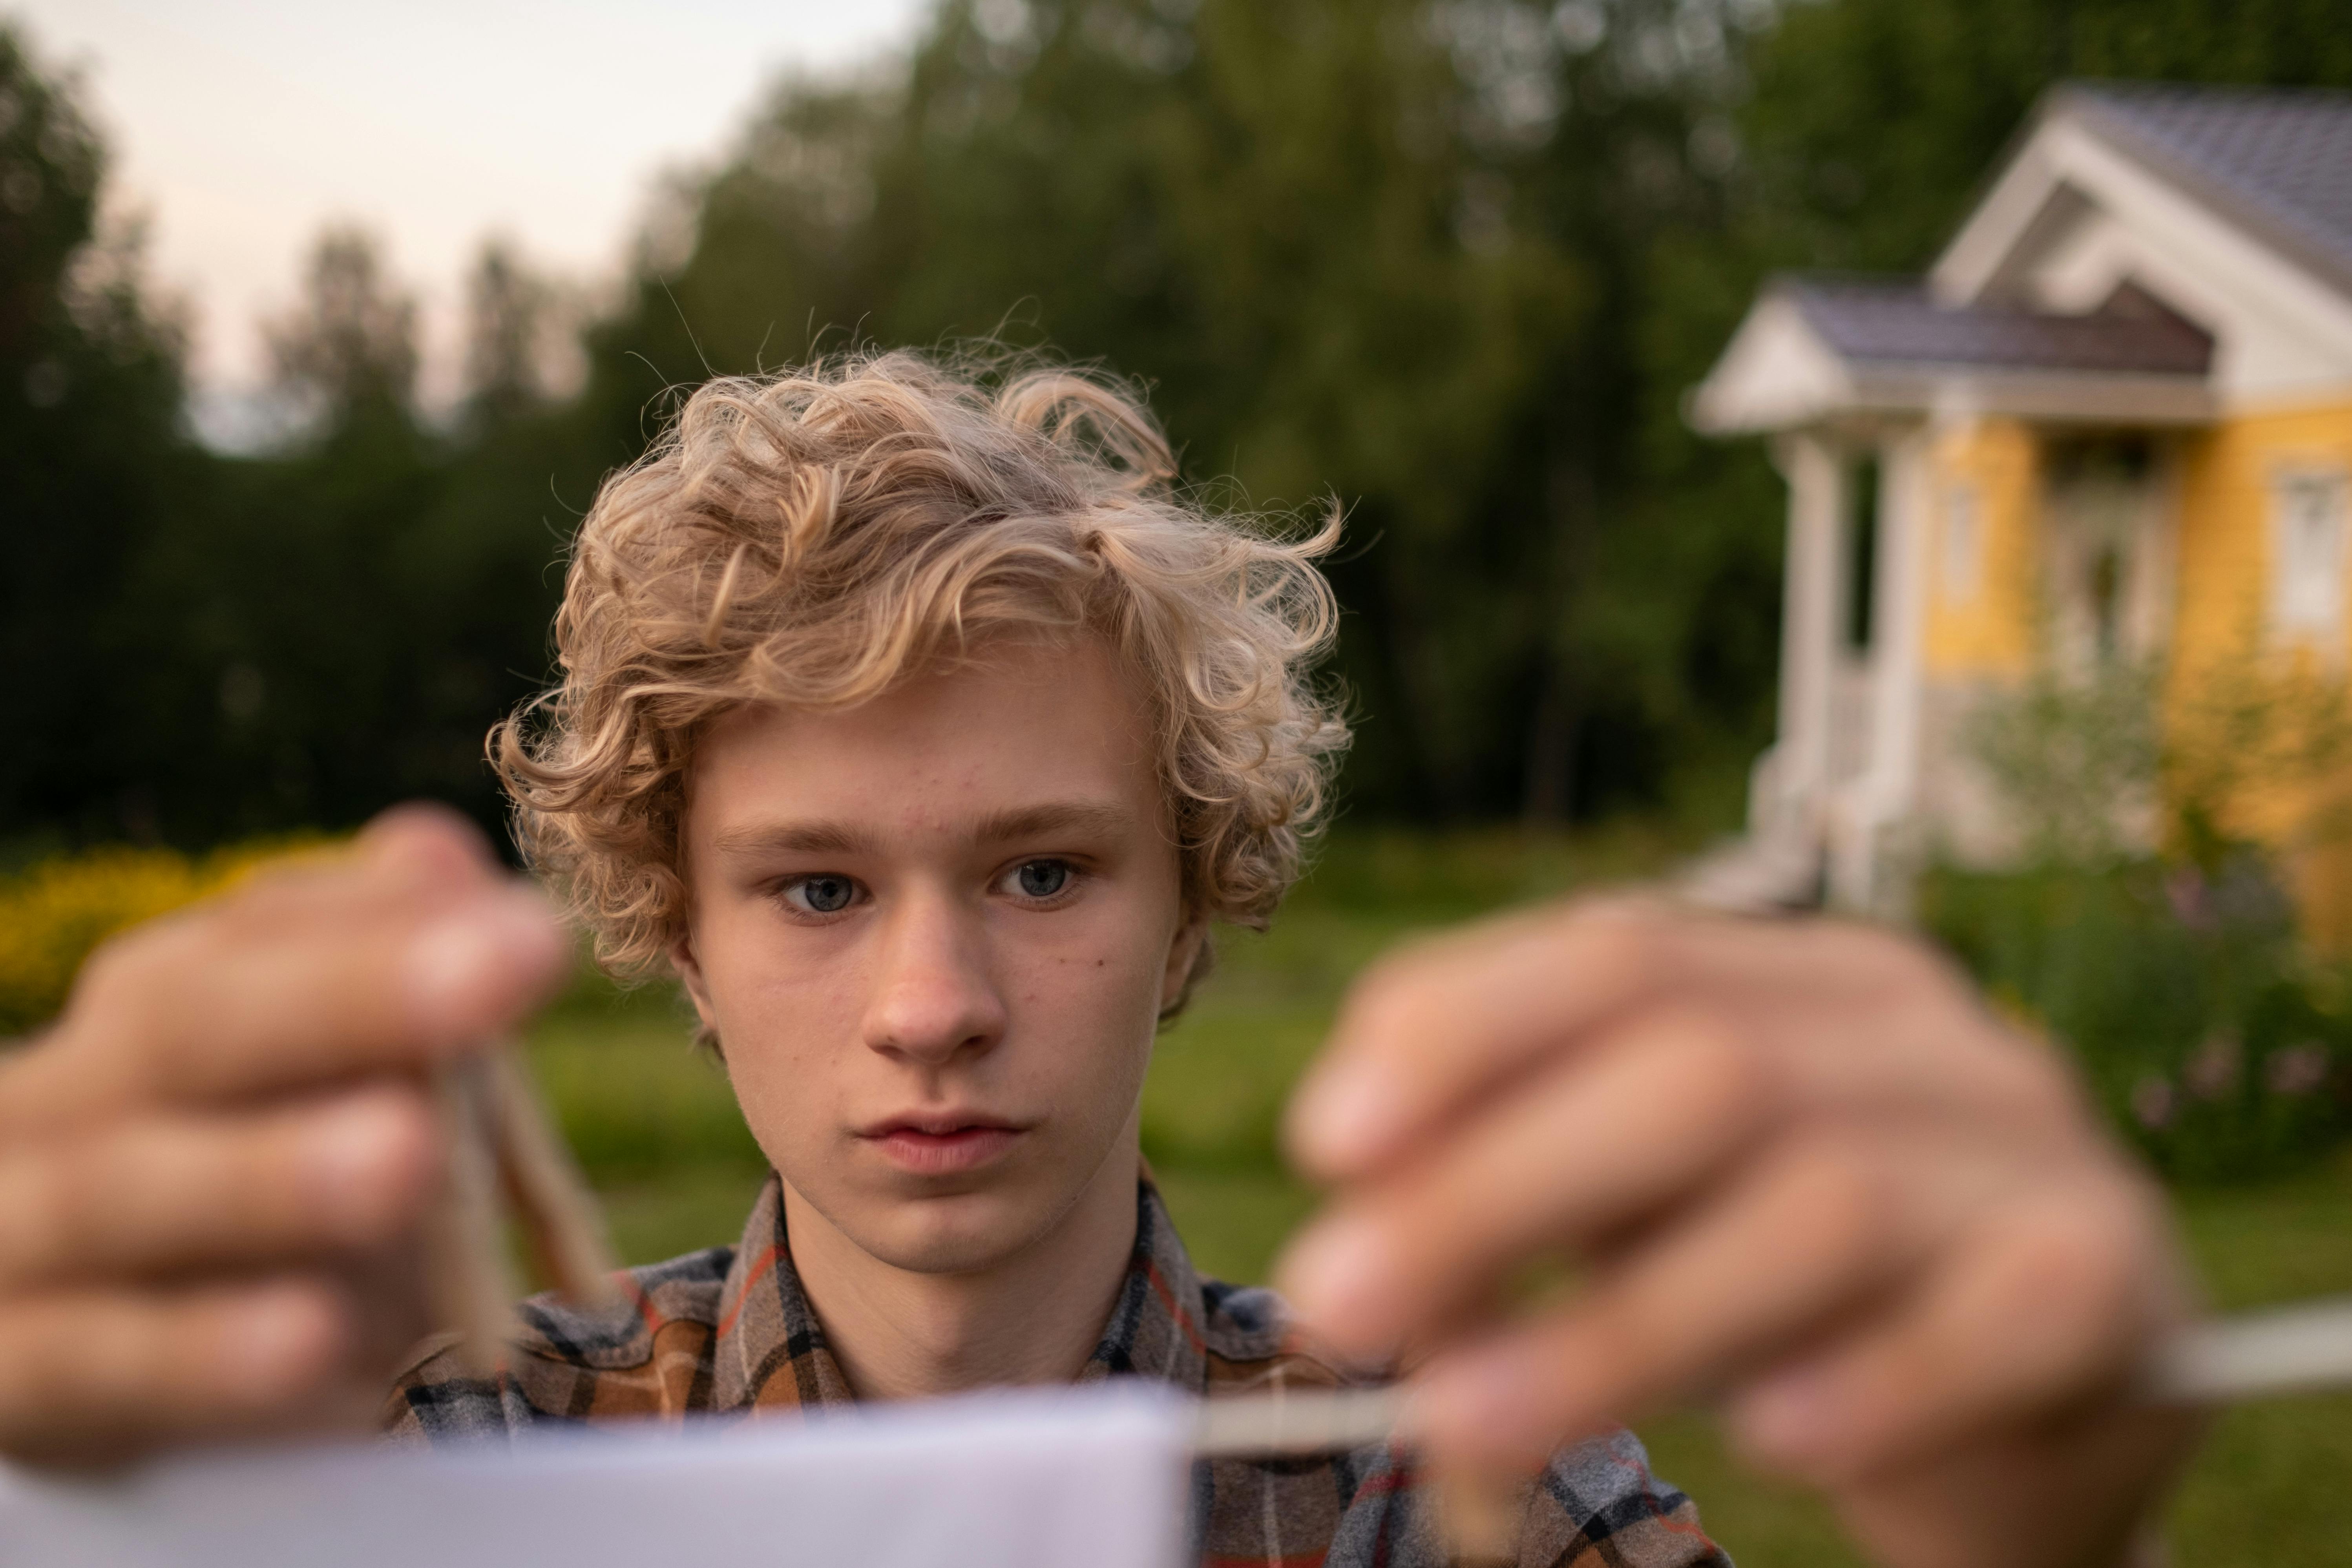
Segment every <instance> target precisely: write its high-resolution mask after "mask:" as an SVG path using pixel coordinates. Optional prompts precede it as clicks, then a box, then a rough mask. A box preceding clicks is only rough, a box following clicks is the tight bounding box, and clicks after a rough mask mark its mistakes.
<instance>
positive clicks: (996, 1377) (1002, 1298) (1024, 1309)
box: [782, 1140, 1140, 1399]
mask: <svg viewBox="0 0 2352 1568" xmlns="http://www.w3.org/2000/svg"><path fill="white" fill-rule="evenodd" d="M1139 1171H1140V1164H1139V1156H1138V1154H1137V1153H1136V1152H1135V1150H1134V1148H1133V1147H1132V1141H1131V1140H1129V1141H1128V1142H1126V1144H1125V1145H1124V1146H1123V1147H1122V1149H1121V1150H1119V1151H1117V1152H1113V1154H1112V1155H1111V1157H1110V1158H1109V1159H1107V1160H1105V1161H1104V1162H1103V1166H1102V1169H1101V1171H1100V1172H1098V1173H1097V1175H1096V1177H1095V1179H1094V1180H1093V1181H1092V1182H1090V1183H1089V1184H1087V1188H1086V1190H1085V1191H1084V1192H1083V1193H1082V1194H1080V1196H1079V1198H1078V1201H1077V1203H1076V1205H1074V1206H1073V1207H1072V1208H1071V1210H1070V1212H1069V1213H1068V1214H1067V1215H1064V1216H1063V1218H1062V1220H1061V1222H1060V1223H1059V1224H1058V1225H1056V1226H1055V1227H1054V1228H1053V1229H1052V1230H1051V1231H1049V1232H1047V1233H1046V1235H1045V1236H1043V1237H1039V1238H1038V1239H1037V1240H1036V1241H1035V1242H1034V1243H1033V1244H1031V1245H1030V1246H1029V1247H1025V1248H1024V1249H1023V1250H1022V1251H1021V1252H1019V1253H1018V1254H1016V1255H1014V1256H1013V1257H1012V1258H1006V1259H1004V1260H1003V1262H1001V1263H998V1264H995V1265H993V1266H992V1267H991V1268H986V1269H982V1270H976V1271H972V1272H969V1273H957V1274H925V1273H918V1272H915V1271H914V1270H911V1269H906V1268H898V1267H897V1266H895V1265H893V1264H889V1263H886V1262H884V1261H883V1260H882V1259H880V1258H876V1257H875V1256H873V1255H872V1254H871V1253H869V1252H867V1251H866V1250H865V1249H864V1248H863V1247H859V1246H858V1245H857V1244H856V1242H854V1241H852V1240H851V1239H850V1238H849V1237H846V1236H845V1235H843V1234H842V1233H841V1232H840V1231H839V1230H837V1229H835V1227H834V1226H833V1225H832V1224H831V1223H830V1222H829V1221H827V1220H826V1219H825V1218H824V1215H820V1214H818V1213H817V1212H816V1210H815V1209H814V1208H813V1207H811V1206H810V1205H809V1204H808V1203H807V1202H806V1200H804V1199H803V1198H802V1197H801V1195H800V1194H798V1193H797V1192H795V1191H794V1190H793V1185H792V1184H791V1183H789V1182H786V1183H784V1184H782V1185H783V1200H784V1226H785V1234H786V1236H787V1237H789V1238H790V1241H791V1247H792V1255H793V1268H794V1269H795V1270H796V1271H797V1272H798V1273H799V1275H800V1280H801V1289H803V1291H804V1292H806V1294H807V1296H808V1300H809V1305H810V1306H811V1308H813V1309H814V1310H815V1312H816V1316H817V1321H819V1322H820V1323H821V1324H823V1325H824V1337H825V1342H826V1344H827V1345H828V1346H829V1347H830V1348H831V1350H832V1352H833V1354H834V1358H835V1360H836V1361H838V1362H839V1363H841V1370H842V1373H843V1374H844V1375H845V1376H846V1377H847V1378H848V1380H849V1385H850V1387H851V1388H852V1389H853V1390H855V1391H856V1394H857V1396H858V1397H859V1398H860V1399H912V1398H919V1397H923V1396H926V1395H931V1394H955V1393H960V1392H962V1391H965V1390H969V1389H976V1388H986V1387H992V1386H998V1385H1003V1384H1044V1383H1066V1382H1068V1381H1069V1380H1071V1379H1072V1378H1075V1377H1076V1376H1077V1374H1078V1373H1079V1372H1080V1371H1081V1370H1082V1369H1083V1368H1084V1367H1085V1366H1086V1363H1087V1358H1088V1357H1089V1356H1091V1355H1092V1354H1093V1353H1094V1350H1095V1347H1096V1345H1097V1344H1098V1343H1100V1342H1101V1339H1102V1331H1103V1325H1104V1324H1105V1323H1106V1322H1108V1321H1109V1318H1110V1311H1111V1308H1112V1306H1113V1304H1114V1303H1115V1302H1116V1301H1117V1300H1118V1291H1119V1287H1120V1284H1121V1282H1122V1281H1123V1280H1124V1279H1126V1276H1127V1268H1128V1262H1129V1257H1130V1256H1131V1255H1132V1253H1133V1251H1134V1247H1135V1225H1136V1218H1135V1184H1136V1181H1137V1178H1138V1175H1139Z"/></svg>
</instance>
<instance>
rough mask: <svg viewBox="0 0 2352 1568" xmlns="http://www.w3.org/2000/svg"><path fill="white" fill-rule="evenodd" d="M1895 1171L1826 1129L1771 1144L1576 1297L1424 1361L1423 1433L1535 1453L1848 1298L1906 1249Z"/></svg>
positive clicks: (1701, 1376)
mask: <svg viewBox="0 0 2352 1568" xmlns="http://www.w3.org/2000/svg"><path fill="white" fill-rule="evenodd" d="M1901 1171H1902V1168H1901V1165H1900V1163H1899V1162H1895V1161H1890V1160H1887V1159H1885V1158H1884V1157H1874V1156H1873V1155H1872V1154H1871V1153H1870V1152H1868V1151H1866V1150H1862V1149H1859V1148H1849V1147H1843V1146H1838V1145H1833V1144H1830V1143H1828V1142H1821V1143H1816V1144H1814V1145H1812V1146H1810V1147H1806V1148H1803V1149H1801V1150H1795V1151H1791V1152H1788V1153H1787V1154H1785V1155H1783V1156H1780V1157H1778V1158H1776V1159H1775V1160H1773V1161H1772V1162H1771V1163H1769V1164H1768V1165H1767V1166H1766V1167H1765V1168H1763V1169H1761V1170H1759V1171H1758V1172H1756V1173H1754V1174H1753V1176H1752V1177H1751V1178H1750V1179H1748V1180H1747V1181H1745V1182H1743V1183H1742V1184H1740V1185H1739V1186H1738V1188H1737V1189H1735V1190H1733V1191H1731V1192H1728V1193H1727V1194H1724V1195H1723V1196H1722V1197H1721V1198H1720V1199H1718V1200H1716V1201H1713V1202H1710V1203H1708V1204H1707V1205H1706V1206H1704V1207H1703V1208H1702V1209H1701V1210H1700V1211H1699V1212H1698V1213H1696V1214H1695V1215H1692V1216H1691V1217H1689V1218H1688V1219H1687V1220H1685V1221H1684V1222H1682V1223H1680V1224H1678V1225H1676V1226H1674V1227H1673V1228H1672V1229H1671V1230H1670V1231H1669V1232H1668V1233H1667V1234H1666V1235H1665V1236H1664V1237H1660V1238H1658V1239H1657V1240H1655V1241H1654V1242H1650V1243H1648V1244H1646V1245H1644V1246H1643V1247H1640V1248H1638V1249H1637V1250H1635V1251H1634V1252H1633V1253H1632V1254H1631V1255H1630V1256H1629V1257H1628V1258H1626V1259H1625V1260H1624V1261H1623V1262H1622V1263H1621V1264H1618V1265H1616V1266H1613V1267H1612V1268H1610V1269H1608V1270H1607V1271H1605V1272H1604V1273H1603V1274H1602V1275H1601V1278H1600V1279H1596V1280H1595V1281H1594V1283H1593V1284H1592V1286H1591V1288H1590V1289H1588V1290H1587V1291H1586V1292H1585V1293H1584V1294H1583V1295H1582V1296H1581V1298H1580V1299H1578V1300H1573V1301H1571V1302H1570V1303H1569V1304H1568V1305H1567V1306H1565V1307H1564V1308H1562V1309H1560V1310H1558V1311H1556V1312H1552V1313H1549V1314H1547V1315H1545V1316H1544V1317H1541V1318H1539V1319H1538V1320H1536V1321H1532V1322H1528V1323H1526V1324H1523V1325H1521V1326H1518V1327H1517V1328H1514V1329H1511V1330H1507V1331H1504V1332H1503V1333H1502V1334H1500V1335H1499V1336H1497V1337H1496V1338H1495V1339H1494V1340H1492V1341H1490V1342H1487V1343H1486V1344H1485V1345H1482V1346H1479V1347H1477V1348H1475V1349H1473V1350H1470V1351H1465V1352H1457V1353H1455V1354H1453V1355H1449V1356H1445V1357H1442V1358H1440V1359H1439V1360H1437V1361H1435V1362H1433V1363H1431V1365H1430V1366H1429V1367H1428V1369H1427V1370H1426V1373H1425V1374H1424V1379H1423V1385H1422V1388H1421V1391H1420V1394H1419V1397H1418V1400H1417V1402H1416V1415H1417V1421H1418V1425H1419V1426H1420V1427H1421V1430H1422V1433H1423V1436H1424V1437H1425V1438H1426V1440H1427V1441H1428V1442H1429V1443H1430V1444H1431V1446H1432V1447H1433V1448H1434V1449H1436V1450H1438V1451H1441V1452H1444V1453H1447V1454H1451V1455H1453V1456H1454V1457H1456V1458H1459V1459H1462V1460H1465V1461H1467V1462H1470V1463H1473V1464H1485V1465H1497V1466H1503V1467H1511V1468H1524V1467H1527V1466H1531V1465H1536V1464H1540V1463H1541V1462H1542V1459H1543V1457H1544V1456H1545V1455H1546V1454H1548V1453H1549V1452H1550V1451H1551V1450H1552V1449H1553V1448H1554V1447H1557V1446H1558V1445H1559V1443H1560V1442H1561V1441H1562V1440H1563V1439H1564V1438H1566V1437H1570V1436H1579V1435H1581V1434H1584V1433H1587V1432H1591V1431H1594V1430H1597V1429H1599V1428H1601V1427H1602V1426H1609V1425H1612V1424H1614V1423H1618V1422H1622V1421H1624V1420H1627V1419H1630V1418H1632V1417H1633V1416H1634V1415H1638V1414H1641V1413H1643V1412H1644V1411H1647V1410H1649V1409H1652V1408H1654V1407H1655V1406H1656V1405H1660V1404H1662V1403H1664V1402H1665V1401H1668V1400H1672V1399H1676V1398H1680V1397H1684V1396H1685V1395H1688V1394H1693V1393H1695V1392H1696V1391H1698V1390H1700V1389H1702V1388H1706V1387H1709V1386H1713V1385H1714V1384H1717V1383H1718V1382H1719V1381H1720V1380H1721V1379H1722V1378H1724V1377H1725V1376H1726V1375H1727V1373H1729V1372H1730V1371H1732V1370H1733V1369H1735V1368H1736V1367H1738V1366H1739V1365H1740V1364H1742V1363H1744V1362H1745V1361H1747V1360H1748V1358H1751V1357H1754V1356H1757V1355H1759V1354H1761V1353H1764V1352H1768V1351H1769V1350H1770V1349H1772V1348H1773V1347H1775V1346H1778V1345H1780V1344H1782V1343H1784V1342H1788V1341H1789V1340H1790V1339H1791V1338H1792V1337H1794V1336H1797V1335H1800V1334H1801V1333H1803V1332H1805V1331H1807V1330H1808V1329H1810V1328H1811V1327H1812V1326H1813V1325H1815V1324H1817V1323H1819V1322H1821V1321H1823V1320H1824V1319H1826V1318H1829V1317H1830V1316H1832V1315H1833V1314H1837V1313H1840V1312H1842V1311H1845V1310H1851V1309H1852V1308H1853V1306H1854V1304H1855V1303H1856V1302H1857V1301H1859V1300H1863V1299H1864V1298H1865V1297H1867V1296H1869V1295H1871V1294H1874V1293H1875V1292H1878V1291H1880V1290H1883V1289H1885V1287H1886V1285H1887V1283H1888V1281H1889V1280H1890V1279H1894V1278H1895V1277H1896V1276H1897V1275H1899V1274H1900V1273H1901V1272H1902V1271H1903V1270H1905V1269H1906V1268H1911V1267H1913V1266H1915V1265H1916V1261H1917V1259H1918V1258H1919V1257H1920V1254H1921V1250H1922V1247H1923V1245H1924V1233H1925V1231H1926V1230H1927V1223H1926V1222H1927V1215H1926V1214H1925V1213H1924V1212H1922V1211H1921V1210H1920V1208H1919V1207H1918V1206H1917V1205H1915V1204H1913V1203H1912V1202H1910V1201H1909V1197H1910V1194H1906V1193H1905V1192H1904V1191H1903V1190H1902V1187H1903V1185H1904V1184H1903V1183H1902V1182H1901V1180H1900V1176H1901Z"/></svg>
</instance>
